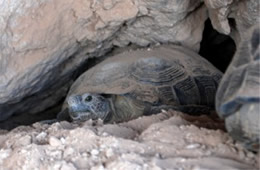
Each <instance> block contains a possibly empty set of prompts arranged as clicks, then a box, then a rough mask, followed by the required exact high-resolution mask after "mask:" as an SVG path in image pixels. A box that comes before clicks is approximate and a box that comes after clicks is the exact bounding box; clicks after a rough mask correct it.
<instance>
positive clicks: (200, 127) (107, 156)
mask: <svg viewBox="0 0 260 170" xmlns="http://www.w3.org/2000/svg"><path fill="white" fill-rule="evenodd" d="M0 146H1V150H0V169H51V170H55V169H61V170H67V169H70V170H73V169H124V170H125V169H129V170H133V169H194V170H195V169H223V170H224V169H250V170H251V169H259V162H258V159H259V155H255V154H253V153H251V152H248V151H245V150H244V149H243V148H242V146H241V145H240V144H238V143H235V142H234V141H233V140H232V139H231V137H230V136H229V135H228V134H227V133H226V132H225V131H224V123H223V122H222V121H221V120H218V119H217V118H214V117H213V118H212V117H208V116H200V117H195V116H188V115H185V114H182V113H179V112H174V111H169V112H162V113H160V114H157V115H153V116H149V117H141V118H138V119H136V120H132V121H130V122H126V123H121V124H106V125H103V124H102V122H99V121H96V122H94V121H88V122H85V123H82V124H74V123H68V122H59V123H54V124H52V125H47V124H41V123H35V124H33V125H32V126H20V127H18V128H16V129H13V130H12V131H10V132H7V131H2V132H1V135H0Z"/></svg>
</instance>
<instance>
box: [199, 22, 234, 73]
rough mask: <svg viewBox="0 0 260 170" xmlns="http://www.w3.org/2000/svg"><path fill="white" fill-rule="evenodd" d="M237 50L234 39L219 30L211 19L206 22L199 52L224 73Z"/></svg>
mask: <svg viewBox="0 0 260 170" xmlns="http://www.w3.org/2000/svg"><path fill="white" fill-rule="evenodd" d="M235 51H236V44H235V42H234V40H233V39H232V38H231V37H230V36H227V35H224V34H221V33H219V32H217V31H216V30H215V29H214V28H213V26H212V24H211V21H210V19H207V20H206V22H205V27H204V31H203V36H202V41H201V43H200V51H199V54H200V55H201V56H202V57H204V58H206V59H207V60H208V61H209V62H211V63H212V64H213V65H214V66H215V67H216V68H218V69H219V70H220V71H222V72H223V73H224V72H225V71H226V69H227V67H228V65H229V63H230V62H231V60H232V57H233V55H234V53H235Z"/></svg>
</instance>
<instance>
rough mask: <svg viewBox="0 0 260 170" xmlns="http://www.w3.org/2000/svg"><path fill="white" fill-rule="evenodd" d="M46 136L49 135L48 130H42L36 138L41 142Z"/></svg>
mask: <svg viewBox="0 0 260 170" xmlns="http://www.w3.org/2000/svg"><path fill="white" fill-rule="evenodd" d="M46 136H47V133H46V132H41V133H39V134H38V135H37V136H36V137H35V138H36V140H37V141H39V142H41V141H43V140H44V139H45V138H46Z"/></svg>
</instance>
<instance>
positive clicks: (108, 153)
mask: <svg viewBox="0 0 260 170" xmlns="http://www.w3.org/2000/svg"><path fill="white" fill-rule="evenodd" d="M113 155H114V151H113V149H111V148H108V149H107V151H106V156H107V157H108V158H109V157H112V156H113Z"/></svg>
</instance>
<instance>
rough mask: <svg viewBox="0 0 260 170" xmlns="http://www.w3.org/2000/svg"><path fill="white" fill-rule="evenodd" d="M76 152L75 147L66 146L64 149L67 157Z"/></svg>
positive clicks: (64, 154)
mask: <svg viewBox="0 0 260 170" xmlns="http://www.w3.org/2000/svg"><path fill="white" fill-rule="evenodd" d="M74 152H75V150H74V149H73V148H71V147H69V148H66V149H65V150H64V153H63V157H64V158H66V157H68V156H70V155H72V154H73V153H74Z"/></svg>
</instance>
